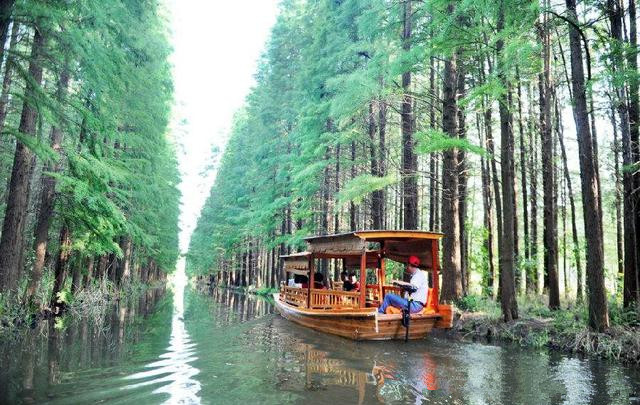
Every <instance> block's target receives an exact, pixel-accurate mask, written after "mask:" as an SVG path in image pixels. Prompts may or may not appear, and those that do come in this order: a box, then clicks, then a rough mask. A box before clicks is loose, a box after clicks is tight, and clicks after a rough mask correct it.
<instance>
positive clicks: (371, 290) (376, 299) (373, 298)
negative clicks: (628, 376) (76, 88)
mask: <svg viewBox="0 0 640 405" xmlns="http://www.w3.org/2000/svg"><path fill="white" fill-rule="evenodd" d="M365 297H366V299H367V302H371V303H380V301H382V299H381V297H380V286H379V285H378V284H367V290H366V292H365Z"/></svg>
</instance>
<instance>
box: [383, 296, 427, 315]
mask: <svg viewBox="0 0 640 405" xmlns="http://www.w3.org/2000/svg"><path fill="white" fill-rule="evenodd" d="M408 303H409V300H407V299H406V298H402V297H401V296H399V295H396V294H387V295H385V296H384V301H383V302H382V305H380V308H378V312H380V313H381V314H384V311H385V310H386V309H387V307H388V306H389V305H391V306H392V307H396V308H400V309H405V308H407V304H408ZM420 311H422V304H421V303H419V302H417V301H412V302H411V313H412V314H413V313H415V312H420Z"/></svg>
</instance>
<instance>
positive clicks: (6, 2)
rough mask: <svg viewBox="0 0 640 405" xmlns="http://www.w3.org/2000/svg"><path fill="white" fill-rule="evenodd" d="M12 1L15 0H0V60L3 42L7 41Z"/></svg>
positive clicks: (0, 58)
mask: <svg viewBox="0 0 640 405" xmlns="http://www.w3.org/2000/svg"><path fill="white" fill-rule="evenodd" d="M13 3H15V0H0V60H2V56H3V53H4V43H5V42H6V41H7V31H9V24H10V23H11V14H12V12H13Z"/></svg>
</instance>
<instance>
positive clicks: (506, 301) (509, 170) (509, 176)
mask: <svg viewBox="0 0 640 405" xmlns="http://www.w3.org/2000/svg"><path fill="white" fill-rule="evenodd" d="M503 27H504V0H501V1H500V5H499V6H498V24H497V29H498V32H501V31H502V29H503ZM503 46H504V44H503V41H502V39H500V40H498V42H497V43H496V51H497V60H498V64H499V68H498V79H499V80H500V81H501V82H502V83H503V85H505V87H506V88H507V94H503V95H502V96H501V97H500V98H499V100H498V102H499V108H500V139H501V146H500V160H501V162H500V167H501V174H502V199H503V204H502V210H503V211H502V213H503V216H502V244H501V245H500V249H499V254H500V303H501V307H502V315H503V317H504V320H505V322H509V321H511V320H514V319H518V303H517V301H516V295H515V285H514V268H515V266H514V259H515V257H514V252H515V245H514V235H513V232H512V230H513V229H514V224H513V222H514V213H513V209H514V203H513V200H514V198H515V190H514V176H515V173H514V165H513V155H514V151H513V149H514V142H513V130H512V121H513V120H512V117H511V112H510V109H509V107H510V104H511V91H510V89H509V85H508V83H507V79H506V77H505V76H504V70H503V68H502V66H500V65H501V64H502V58H503V55H502V49H503Z"/></svg>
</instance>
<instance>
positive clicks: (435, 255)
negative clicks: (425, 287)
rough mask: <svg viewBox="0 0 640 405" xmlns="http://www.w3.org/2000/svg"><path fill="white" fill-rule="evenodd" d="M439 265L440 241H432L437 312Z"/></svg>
mask: <svg viewBox="0 0 640 405" xmlns="http://www.w3.org/2000/svg"><path fill="white" fill-rule="evenodd" d="M438 265H439V261H438V240H437V239H432V240H431V268H432V271H433V294H434V296H435V300H434V301H435V304H436V311H437V310H438V303H439V302H440V296H439V289H440V288H439V285H438V284H439V280H438Z"/></svg>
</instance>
